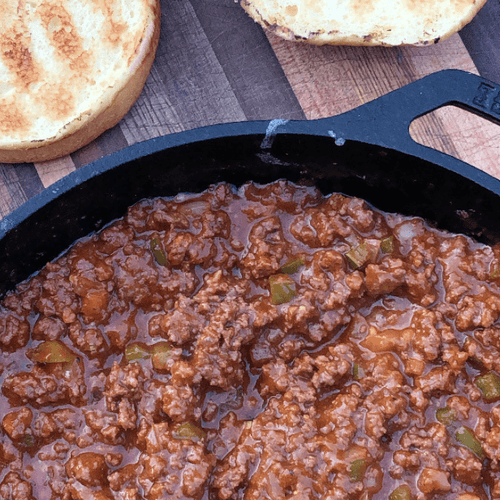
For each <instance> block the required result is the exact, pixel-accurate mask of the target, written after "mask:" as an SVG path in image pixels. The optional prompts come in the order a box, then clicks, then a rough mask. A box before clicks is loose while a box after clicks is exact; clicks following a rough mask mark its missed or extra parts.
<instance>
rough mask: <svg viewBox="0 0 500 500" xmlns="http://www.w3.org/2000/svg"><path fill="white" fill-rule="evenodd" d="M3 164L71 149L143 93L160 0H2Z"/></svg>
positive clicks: (86, 140) (117, 117)
mask: <svg viewBox="0 0 500 500" xmlns="http://www.w3.org/2000/svg"><path fill="white" fill-rule="evenodd" d="M0 19H1V22H0V162H4V163H5V162H7V163H10V162H26V161H43V160H48V159H52V158H56V157H59V156H62V155H65V154H69V153H71V152H73V151H75V150H76V149H78V148H80V147H82V146H84V145H85V144H87V143H89V142H90V141H92V140H93V139H95V138H96V137H97V136H98V135H100V134H101V133H102V132H104V131H105V130H107V129H108V128H111V127H112V126H114V125H116V123H118V121H119V120H120V119H121V118H122V117H123V116H124V115H125V114H126V112H127V111H128V110H129V108H130V107H131V106H132V104H133V103H134V102H135V100H136V99H137V97H138V96H139V94H140V92H141V91H142V88H143V86H144V83H145V81H146V78H147V76H148V74H149V71H150V69H151V65H152V63H153V60H154V56H155V51H156V47H157V44H158V38H159V30H160V7H159V2H158V0H0Z"/></svg>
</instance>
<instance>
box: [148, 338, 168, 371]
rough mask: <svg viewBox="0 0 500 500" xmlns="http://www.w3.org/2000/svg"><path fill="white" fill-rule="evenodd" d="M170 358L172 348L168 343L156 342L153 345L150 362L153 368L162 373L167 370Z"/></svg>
mask: <svg viewBox="0 0 500 500" xmlns="http://www.w3.org/2000/svg"><path fill="white" fill-rule="evenodd" d="M171 356H172V348H171V347H170V344H169V343H168V342H157V343H156V344H154V345H153V349H152V355H151V361H152V363H153V368H154V369H155V370H158V371H164V370H166V369H167V368H168V360H169V359H170V357H171Z"/></svg>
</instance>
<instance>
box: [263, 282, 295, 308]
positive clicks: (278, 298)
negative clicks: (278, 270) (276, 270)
mask: <svg viewBox="0 0 500 500" xmlns="http://www.w3.org/2000/svg"><path fill="white" fill-rule="evenodd" d="M269 287H270V290H271V300H272V303H273V304H274V305H278V304H285V303H286V302H290V301H291V300H292V299H293V298H294V297H295V296H296V295H297V290H296V288H295V281H293V279H292V278H290V276H288V275H287V274H274V275H273V276H270V277H269Z"/></svg>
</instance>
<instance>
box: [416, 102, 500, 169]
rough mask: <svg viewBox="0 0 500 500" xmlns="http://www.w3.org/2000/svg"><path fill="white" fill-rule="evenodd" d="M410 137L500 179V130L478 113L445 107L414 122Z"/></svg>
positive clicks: (455, 107) (449, 106)
mask: <svg viewBox="0 0 500 500" xmlns="http://www.w3.org/2000/svg"><path fill="white" fill-rule="evenodd" d="M443 130H444V131H446V133H443ZM410 136H411V138H412V139H413V140H414V141H415V142H418V143H419V144H422V145H424V146H428V147H431V148H433V149H436V150H438V151H441V152H443V153H446V154H448V155H450V156H453V157H455V158H458V159H460V160H462V161H465V162H466V163H469V164H470V165H473V166H474V167H476V168H479V169H480V170H483V171H484V172H487V173H489V174H490V175H493V176H494V177H497V178H499V179H500V161H499V159H500V126H499V125H497V124H495V123H492V122H491V121H489V120H487V119H485V118H482V117H481V116H479V115H476V114H475V113H472V112H470V111H467V110H465V109H463V108H459V107H458V106H453V105H448V106H443V107H442V108H439V109H437V110H435V111H432V112H430V113H427V114H425V115H423V116H421V117H419V118H416V119H415V120H413V122H412V123H411V124H410Z"/></svg>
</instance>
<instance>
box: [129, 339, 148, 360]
mask: <svg viewBox="0 0 500 500" xmlns="http://www.w3.org/2000/svg"><path fill="white" fill-rule="evenodd" d="M150 357H151V351H150V348H149V347H148V346H147V345H145V344H142V343H140V342H132V344H129V345H128V346H127V347H126V348H125V358H126V359H127V361H128V362H129V363H132V362H133V361H138V360H141V359H149V358H150Z"/></svg>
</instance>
